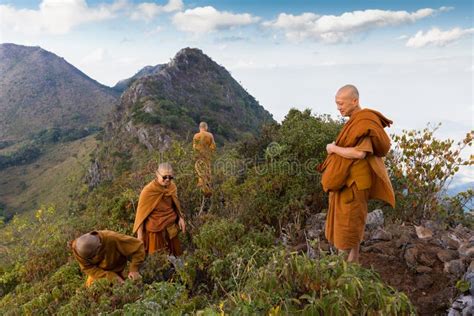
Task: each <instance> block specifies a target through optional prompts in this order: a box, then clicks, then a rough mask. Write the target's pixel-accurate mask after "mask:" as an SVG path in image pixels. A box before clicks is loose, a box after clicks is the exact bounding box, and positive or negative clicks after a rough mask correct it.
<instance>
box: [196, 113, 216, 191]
mask: <svg viewBox="0 0 474 316" xmlns="http://www.w3.org/2000/svg"><path fill="white" fill-rule="evenodd" d="M207 130H208V125H207V123H206V122H201V123H200V124H199V133H196V134H195V135H194V137H193V149H194V153H195V157H196V163H195V164H194V168H195V170H196V173H197V175H198V187H199V188H200V189H201V191H202V193H203V195H204V196H205V197H210V196H211V195H212V188H211V159H212V155H213V153H214V151H215V150H216V143H215V142H214V136H213V135H212V134H211V133H209V132H208V131H207Z"/></svg>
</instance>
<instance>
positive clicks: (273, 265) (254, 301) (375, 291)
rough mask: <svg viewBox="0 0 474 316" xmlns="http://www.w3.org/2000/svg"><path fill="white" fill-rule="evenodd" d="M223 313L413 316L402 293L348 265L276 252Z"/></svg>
mask: <svg viewBox="0 0 474 316" xmlns="http://www.w3.org/2000/svg"><path fill="white" fill-rule="evenodd" d="M221 308H222V309H223V310H224V311H225V312H226V313H229V314H232V315H239V314H264V313H265V314H278V312H280V311H281V312H282V313H284V314H290V315H291V314H305V315H407V314H414V313H415V311H414V307H413V306H412V305H411V303H410V301H409V300H408V298H407V296H406V295H405V294H402V293H399V292H397V291H395V290H394V289H393V288H391V287H389V286H385V285H383V283H381V281H380V278H379V277H378V275H377V274H376V273H375V272H372V271H371V270H366V269H363V268H361V267H360V266H359V265H354V264H348V263H347V262H345V261H344V259H343V258H342V257H339V256H323V257H321V258H320V259H319V260H316V261H315V260H311V259H309V258H307V257H306V256H304V255H298V254H294V253H287V252H280V253H278V254H274V255H273V257H272V259H271V260H270V261H269V263H268V264H267V265H265V266H263V267H261V268H260V269H258V270H257V271H255V272H254V273H253V275H252V277H251V278H249V279H248V281H247V283H246V284H245V287H244V288H243V290H242V291H237V292H234V293H231V294H230V295H229V298H228V299H226V300H225V301H224V302H223V306H222V307H221Z"/></svg>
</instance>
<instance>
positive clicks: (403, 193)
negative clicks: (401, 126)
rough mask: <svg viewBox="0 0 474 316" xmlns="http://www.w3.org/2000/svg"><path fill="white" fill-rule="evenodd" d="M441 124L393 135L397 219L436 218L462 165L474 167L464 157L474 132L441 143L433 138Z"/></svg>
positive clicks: (392, 170) (391, 164) (391, 157)
mask: <svg viewBox="0 0 474 316" xmlns="http://www.w3.org/2000/svg"><path fill="white" fill-rule="evenodd" d="M440 126H441V124H438V125H436V126H434V127H432V126H430V125H429V124H428V126H427V127H426V128H425V129H423V130H410V131H407V130H403V131H402V134H401V135H392V139H393V141H394V142H395V144H396V145H395V147H394V149H393V150H392V151H391V152H390V154H389V155H388V157H387V164H388V167H389V172H390V175H391V178H392V183H393V185H394V189H395V191H396V193H395V194H396V197H397V208H396V212H397V216H398V217H401V219H404V220H419V219H423V218H433V217H434V216H435V215H437V214H439V212H440V211H441V210H442V203H441V201H442V195H444V194H446V189H447V187H448V186H449V184H450V182H451V181H452V179H453V176H454V175H455V174H456V173H457V172H458V171H459V168H460V167H461V166H470V165H473V157H472V155H471V157H470V158H468V159H465V158H463V157H462V156H461V153H462V151H463V150H464V149H465V148H466V147H468V146H469V147H470V146H472V142H473V137H474V131H470V132H469V133H467V134H466V136H465V137H464V139H463V140H461V141H459V142H457V143H456V145H453V144H454V140H451V139H446V140H439V139H437V138H435V137H434V136H433V135H434V133H435V132H436V130H438V128H439V127H440Z"/></svg>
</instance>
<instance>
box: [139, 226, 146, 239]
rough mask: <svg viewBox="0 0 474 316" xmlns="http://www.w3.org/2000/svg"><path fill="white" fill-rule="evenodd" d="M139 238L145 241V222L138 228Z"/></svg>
mask: <svg viewBox="0 0 474 316" xmlns="http://www.w3.org/2000/svg"><path fill="white" fill-rule="evenodd" d="M137 238H138V239H140V240H141V241H144V240H145V239H144V238H143V224H141V225H140V227H138V230H137Z"/></svg>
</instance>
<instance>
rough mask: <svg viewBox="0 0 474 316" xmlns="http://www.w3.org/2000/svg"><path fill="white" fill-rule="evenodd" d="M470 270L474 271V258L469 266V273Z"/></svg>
mask: <svg viewBox="0 0 474 316" xmlns="http://www.w3.org/2000/svg"><path fill="white" fill-rule="evenodd" d="M469 272H474V260H473V261H471V264H470V265H469V267H468V268H467V273H469Z"/></svg>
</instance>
